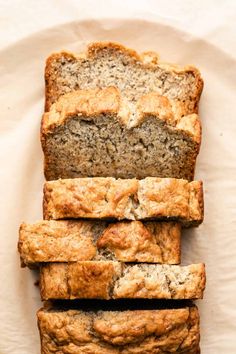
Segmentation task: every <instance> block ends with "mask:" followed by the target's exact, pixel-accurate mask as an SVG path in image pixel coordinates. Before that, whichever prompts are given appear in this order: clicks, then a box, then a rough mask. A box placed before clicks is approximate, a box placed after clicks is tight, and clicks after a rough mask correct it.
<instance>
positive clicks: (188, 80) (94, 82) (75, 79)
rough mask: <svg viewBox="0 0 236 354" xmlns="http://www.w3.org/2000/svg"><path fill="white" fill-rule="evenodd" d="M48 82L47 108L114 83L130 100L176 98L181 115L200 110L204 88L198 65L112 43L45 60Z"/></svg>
mask: <svg viewBox="0 0 236 354" xmlns="http://www.w3.org/2000/svg"><path fill="white" fill-rule="evenodd" d="M45 84H46V104H45V109H46V111H48V110H49V109H50V107H51V105H52V104H53V103H54V102H56V101H57V100H58V98H59V97H60V96H62V95H63V94H65V93H68V92H71V91H74V90H77V89H82V90H84V89H91V88H92V89H93V88H104V87H108V86H115V87H117V88H118V89H119V90H120V91H121V93H122V96H123V97H125V98H126V99H127V100H128V101H129V102H131V103H132V102H135V101H137V100H138V99H140V97H142V96H143V95H145V94H147V93H149V92H156V93H158V94H159V95H161V96H165V97H167V98H169V99H171V100H174V101H175V108H176V109H177V110H178V111H179V112H181V114H182V115H187V114H191V113H197V110H198V102H199V98H200V95H201V92H202V88H203V80H202V78H201V76H200V73H199V71H198V70H197V69H196V68H194V67H192V66H186V67H179V66H177V65H170V64H166V63H160V62H159V60H158V56H157V54H156V53H154V52H146V53H143V54H141V55H139V54H137V53H136V52H135V51H134V50H131V49H128V48H125V47H124V46H122V45H120V44H117V43H112V42H97V43H92V44H90V45H89V46H88V48H87V51H86V52H85V53H82V54H80V55H76V54H72V53H68V52H61V53H57V54H52V55H51V56H50V57H49V58H48V59H47V63H46V68H45Z"/></svg>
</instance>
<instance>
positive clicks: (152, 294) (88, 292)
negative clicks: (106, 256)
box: [40, 261, 206, 300]
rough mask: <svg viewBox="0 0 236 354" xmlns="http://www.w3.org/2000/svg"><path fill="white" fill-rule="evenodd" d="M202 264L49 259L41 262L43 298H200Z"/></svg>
mask: <svg viewBox="0 0 236 354" xmlns="http://www.w3.org/2000/svg"><path fill="white" fill-rule="evenodd" d="M205 281H206V279H205V266H204V264H192V265H189V266H185V267H181V266H173V265H172V266H170V265H157V264H147V263H142V264H136V265H129V264H124V263H120V262H112V261H87V262H86V261H85V262H74V263H48V264H44V265H42V266H41V271H40V290H41V297H42V300H49V299H75V298H77V299H84V298H93V299H122V298H143V299H182V300H183V299H201V298H202V297H203V291H204V289H205Z"/></svg>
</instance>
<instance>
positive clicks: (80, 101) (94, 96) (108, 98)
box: [42, 87, 201, 144]
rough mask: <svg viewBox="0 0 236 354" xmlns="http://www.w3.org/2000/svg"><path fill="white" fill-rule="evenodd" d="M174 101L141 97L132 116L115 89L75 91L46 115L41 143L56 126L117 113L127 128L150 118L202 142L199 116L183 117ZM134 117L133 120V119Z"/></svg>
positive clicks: (61, 99)
mask: <svg viewBox="0 0 236 354" xmlns="http://www.w3.org/2000/svg"><path fill="white" fill-rule="evenodd" d="M172 105H173V102H172V101H171V100H169V99H168V98H166V97H164V96H160V95H159V94H157V93H155V92H151V93H148V94H146V95H144V96H142V97H141V98H140V99H139V100H138V101H137V106H136V114H132V108H131V107H129V104H128V102H126V101H124V100H122V96H121V94H120V92H119V90H118V89H117V88H116V87H107V88H104V89H99V88H96V89H91V90H76V91H73V92H70V93H68V94H65V95H63V96H62V97H60V98H59V100H58V101H57V102H55V103H54V104H53V105H52V107H51V109H50V111H49V112H47V113H45V114H44V115H43V119H42V142H43V144H44V139H45V137H46V135H47V134H50V133H52V132H53V131H54V130H55V129H56V128H57V127H61V126H63V125H65V123H66V122H67V121H68V120H69V119H71V118H72V117H74V116H75V115H76V116H77V119H78V120H79V119H84V118H85V117H91V119H92V120H96V119H98V115H99V114H103V115H104V114H111V113H113V114H115V115H116V119H118V121H119V122H120V124H121V125H125V126H126V127H127V129H132V128H133V127H137V126H140V125H141V124H142V123H143V121H144V120H147V119H148V118H150V116H152V117H154V118H156V119H159V120H162V121H163V122H164V123H165V124H166V125H168V126H169V127H172V128H173V129H176V130H177V131H178V130H179V133H182V134H183V133H184V132H185V133H186V134H187V135H188V136H189V137H191V138H192V139H193V140H194V141H195V142H197V143H198V144H200V142H201V125H200V120H199V117H198V116H197V115H196V114H191V115H188V116H183V115H182V114H181V113H180V114H179V113H178V112H177V111H176V110H175V108H174V107H172ZM133 115H134V117H133Z"/></svg>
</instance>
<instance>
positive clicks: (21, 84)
mask: <svg viewBox="0 0 236 354" xmlns="http://www.w3.org/2000/svg"><path fill="white" fill-rule="evenodd" d="M234 4H235V2H234V1H233V0H232V1H229V0H226V1H219V0H218V1H213V0H208V1H167V0H165V1H162V0H161V1H154V0H153V1H151V0H150V1H137V0H136V1H123V2H121V1H105V0H103V1H89V0H87V1H75V0H69V1H65V0H58V1H56V0H52V1H46V0H41V1H29V0H27V1H26V0H21V1H17V0H14V1H2V0H1V1H0V31H1V33H0V78H1V79H0V80H1V86H0V87H1V90H0V107H1V118H0V159H1V160H0V162H1V164H0V166H1V167H0V178H1V183H0V188H1V190H0V193H1V202H0V208H1V210H0V217H1V235H0V285H1V290H0V354H37V353H39V352H40V348H39V338H38V332H37V327H36V318H35V312H36V310H37V309H38V308H39V307H40V306H41V303H40V299H39V293H38V289H37V288H36V287H35V286H34V284H33V283H34V281H35V279H36V276H35V275H34V274H33V273H32V272H30V271H29V270H27V269H24V270H22V269H20V266H19V257H18V254H17V251H16V243H17V238H18V226H19V224H20V223H21V222H22V221H29V222H31V221H35V220H38V219H40V218H41V217H42V207H41V204H42V185H43V173H42V166H43V165H42V153H41V148H40V142H39V125H40V117H41V114H42V112H43V101H44V91H43V90H44V82H43V71H44V61H45V58H46V57H47V56H48V55H49V54H50V53H51V52H53V51H57V50H61V49H69V50H73V51H80V50H83V49H84V47H85V44H86V43H87V42H89V41H92V40H115V41H118V42H121V43H124V44H126V45H128V46H131V47H133V48H135V49H137V50H139V51H142V50H156V51H157V52H158V53H159V54H160V56H161V58H162V59H163V60H166V61H170V62H177V63H180V64H191V63H192V64H194V65H196V66H198V67H199V69H200V70H201V72H202V75H203V78H204V81H205V87H204V93H203V95H202V100H201V105H200V115H201V119H202V125H203V142H202V148H201V152H200V155H199V159H198V164H197V171H196V178H199V179H203V181H204V186H205V187H204V188H205V221H204V224H203V225H202V226H200V227H199V228H198V229H195V230H188V231H185V232H184V235H183V247H182V249H183V255H182V258H183V263H193V262H201V261H204V262H205V263H206V266H207V288H206V292H205V299H204V300H203V301H199V302H198V305H199V308H200V311H201V333H202V340H201V346H202V354H234V353H236V349H235V348H236V337H235V334H236V308H235V298H236V270H235V267H236V201H235V199H236V198H235V194H236V117H235V116H236V111H235V92H236V40H235V32H236V24H235V22H236V21H235V18H236V5H234Z"/></svg>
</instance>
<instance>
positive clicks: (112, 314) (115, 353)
mask: <svg viewBox="0 0 236 354" xmlns="http://www.w3.org/2000/svg"><path fill="white" fill-rule="evenodd" d="M37 317H38V327H39V331H40V336H41V353H42V354H49V353H58V354H59V353H60V354H68V353H70V354H144V353H145V354H169V353H178V354H199V353H200V350H199V341H200V328H199V314H198V309H197V307H196V306H191V307H183V308H178V309H163V310H132V311H121V312H119V311H98V312H95V311H81V310H58V309H48V310H47V309H41V310H39V311H38V313H37Z"/></svg>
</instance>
